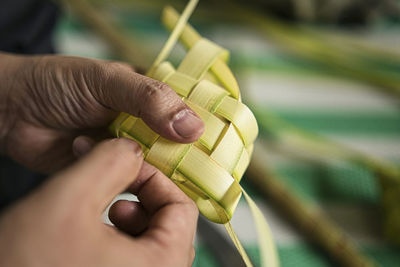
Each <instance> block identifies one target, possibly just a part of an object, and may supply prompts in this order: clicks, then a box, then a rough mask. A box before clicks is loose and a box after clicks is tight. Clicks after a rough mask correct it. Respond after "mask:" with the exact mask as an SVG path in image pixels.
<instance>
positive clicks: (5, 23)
mask: <svg viewBox="0 0 400 267" xmlns="http://www.w3.org/2000/svg"><path fill="white" fill-rule="evenodd" d="M54 2H55V1H51V0H48V1H47V0H0V51H6V52H12V53H18V54H49V53H53V52H54V46H53V42H52V35H53V30H54V28H55V25H56V21H57V17H58V15H59V13H60V12H59V9H58V8H57V6H56V5H55V3H54ZM0 64H1V62H0ZM0 82H1V81H0ZM0 127H1V125H0ZM45 178H46V177H45V175H41V174H38V173H34V172H31V171H29V170H27V169H26V168H24V167H23V166H21V165H20V164H18V163H16V162H14V161H12V160H11V159H9V158H7V157H5V156H0V211H1V210H2V209H4V208H5V207H6V206H8V205H9V204H11V203H13V202H14V201H15V200H17V199H19V198H20V197H22V196H24V195H26V194H27V193H29V192H30V191H31V190H32V189H34V188H35V187H37V186H38V185H39V184H41V183H42V182H43V181H44V180H45Z"/></svg>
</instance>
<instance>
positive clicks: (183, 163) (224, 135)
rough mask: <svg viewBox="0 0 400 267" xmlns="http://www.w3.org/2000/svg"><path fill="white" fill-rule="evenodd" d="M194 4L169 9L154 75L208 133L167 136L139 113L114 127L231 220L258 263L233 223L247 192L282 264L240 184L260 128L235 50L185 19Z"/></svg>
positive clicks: (212, 214) (269, 256)
mask: <svg viewBox="0 0 400 267" xmlns="http://www.w3.org/2000/svg"><path fill="white" fill-rule="evenodd" d="M195 4H196V1H190V3H189V4H188V6H187V8H186V9H185V11H184V12H183V14H182V16H181V17H179V15H178V14H177V13H176V11H175V10H174V9H172V8H170V7H167V8H165V9H164V12H163V17H162V20H163V22H164V24H165V25H166V27H167V28H168V29H170V30H173V31H172V33H171V36H170V38H169V40H168V41H167V43H166V45H165V46H164V49H163V50H162V51H161V53H160V54H159V56H158V57H157V59H156V61H155V63H154V64H153V67H152V68H151V69H150V70H149V71H148V73H147V75H148V76H150V77H152V78H154V79H157V80H159V81H162V82H165V83H166V84H168V85H169V86H171V87H172V88H173V89H174V90H175V92H176V93H177V94H178V95H179V96H181V97H182V99H183V101H184V102H185V103H186V104H187V105H188V106H189V107H190V108H192V109H193V110H194V111H195V112H196V113H197V114H198V115H199V116H200V117H201V119H202V120H203V122H204V125H205V131H204V133H203V135H202V136H201V137H200V139H199V140H198V141H197V142H195V143H193V144H178V143H175V142H172V141H169V140H166V139H164V138H162V137H160V136H159V135H158V134H156V133H155V132H153V131H152V130H151V129H150V128H149V127H148V126H147V125H146V124H145V123H144V122H143V121H142V120H141V119H140V118H136V117H133V116H131V115H128V114H125V113H121V114H120V116H119V117H118V118H117V119H116V120H115V121H114V122H113V124H112V125H111V130H112V132H113V133H114V134H115V135H116V136H118V137H127V138H130V139H133V140H135V141H136V142H138V143H139V144H140V145H141V146H142V149H143V154H144V158H145V160H146V161H147V162H149V163H150V164H152V165H154V166H156V167H157V168H158V169H160V170H161V171H162V172H163V173H164V174H165V175H167V176H168V177H169V178H170V179H171V180H172V181H174V182H175V183H176V184H177V186H178V187H179V188H181V190H182V191H184V192H185V193H186V194H187V195H188V196H189V197H190V198H192V199H193V200H194V201H195V203H196V204H197V206H198V208H199V210H200V212H201V213H202V214H203V215H204V216H205V217H206V218H208V219H209V220H211V221H213V222H216V223H221V224H225V227H226V229H227V231H228V233H229V235H230V236H231V238H232V240H233V242H234V244H235V246H236V247H237V249H238V251H239V252H240V254H241V255H242V257H243V259H244V261H245V263H246V265H247V266H251V265H252V264H251V262H250V260H249V259H248V257H247V255H246V253H245V251H244V249H243V247H242V245H241V244H240V242H239V240H238V238H237V236H236V234H235V232H234V231H233V229H232V226H231V225H230V223H229V221H230V219H231V218H232V215H233V213H234V211H235V208H236V206H237V204H238V202H239V199H240V197H241V195H242V192H243V194H244V196H245V199H246V200H247V201H248V203H249V206H250V208H251V211H252V214H253V216H254V219H255V223H256V227H257V231H258V233H259V235H260V240H259V243H260V250H261V253H260V254H261V262H262V266H278V265H279V264H278V260H277V255H276V250H275V247H274V244H273V242H272V239H271V235H270V231H269V228H268V225H267V224H266V221H265V219H264V218H263V215H262V214H261V212H260V211H259V210H258V208H257V206H256V205H255V203H254V202H253V201H252V200H251V198H250V197H249V196H248V195H247V194H246V192H244V191H243V189H242V187H241V186H240V185H239V182H240V180H241V178H242V176H243V173H244V171H245V170H246V168H247V166H248V164H249V161H250V157H251V154H252V150H253V142H254V140H255V139H256V137H257V134H258V127H257V122H256V119H255V117H254V115H253V114H252V112H251V111H250V110H249V108H248V107H247V106H246V105H244V104H243V103H242V102H241V98H240V92H239V87H238V84H237V82H236V79H235V77H234V76H233V74H232V73H231V71H230V69H229V67H228V66H227V65H226V62H227V60H228V58H229V52H228V51H227V50H225V49H223V48H221V47H219V46H218V45H216V44H215V43H213V42H211V41H210V40H207V39H205V38H202V37H201V36H200V35H199V34H198V33H197V32H196V31H195V30H194V29H193V28H192V27H191V26H189V25H186V21H187V19H188V17H189V16H190V13H191V11H192V10H193V9H194V7H195ZM179 35H180V39H181V41H182V43H183V45H184V46H185V47H186V48H187V49H188V53H187V55H186V57H185V58H184V59H183V60H182V62H181V63H180V65H179V66H178V67H177V68H176V69H175V68H174V66H172V64H171V63H169V62H167V61H164V59H165V58H166V57H167V56H168V54H169V52H170V51H171V49H172V47H173V45H174V44H175V42H176V40H177V38H178V37H179Z"/></svg>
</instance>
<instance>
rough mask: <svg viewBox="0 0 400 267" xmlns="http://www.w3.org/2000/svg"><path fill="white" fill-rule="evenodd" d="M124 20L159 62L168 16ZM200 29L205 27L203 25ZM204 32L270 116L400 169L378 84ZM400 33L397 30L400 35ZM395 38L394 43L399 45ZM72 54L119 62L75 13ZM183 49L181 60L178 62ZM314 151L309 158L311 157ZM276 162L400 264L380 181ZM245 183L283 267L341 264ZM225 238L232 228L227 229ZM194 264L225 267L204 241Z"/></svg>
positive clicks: (293, 161) (250, 240)
mask: <svg viewBox="0 0 400 267" xmlns="http://www.w3.org/2000/svg"><path fill="white" fill-rule="evenodd" d="M119 20H120V22H122V24H123V25H125V27H126V29H128V30H129V29H131V28H132V29H135V34H136V36H138V37H139V38H138V39H140V40H142V41H143V42H146V46H147V47H148V48H149V49H150V51H153V52H154V55H156V53H157V52H158V51H159V49H160V47H161V45H162V44H163V42H164V41H165V39H166V37H167V33H166V31H165V30H164V29H163V28H162V26H161V25H160V23H159V19H158V14H153V13H149V14H147V13H141V12H139V11H138V12H137V13H135V14H131V13H129V14H122V15H121V14H120V16H119ZM195 24H196V23H195ZM199 24H200V25H197V24H196V26H199V28H200V31H201V32H202V34H204V35H205V36H207V37H208V38H210V39H212V40H213V41H215V42H217V43H219V44H220V45H222V46H224V47H226V48H228V49H229V50H230V51H231V56H232V58H231V62H232V66H233V69H234V72H235V73H236V75H237V77H238V78H239V83H240V86H241V88H242V91H243V94H244V99H245V100H247V101H248V102H251V103H252V105H253V106H255V107H257V109H258V110H261V115H260V116H259V117H258V120H262V112H263V110H267V109H268V110H270V111H272V112H274V113H275V114H277V115H279V116H280V117H281V118H284V119H285V120H287V121H288V122H291V123H292V124H294V125H296V126H298V127H300V128H303V129H306V130H309V131H312V132H315V133H318V134H321V135H323V136H327V137H329V138H331V139H333V140H335V141H337V142H340V143H342V144H346V145H348V146H350V147H352V148H355V149H358V150H361V151H364V152H366V153H369V154H372V155H375V156H377V157H382V158H386V159H388V160H391V161H393V162H400V105H399V104H400V102H399V101H398V100H397V99H393V98H391V97H388V96H385V95H383V94H380V93H377V92H376V91H375V90H373V88H372V87H371V86H370V85H368V84H362V83H360V82H357V81H352V80H346V79H341V78H340V77H335V76H331V75H329V73H325V72H324V71H323V70H321V69H318V68H317V67H315V66H313V65H311V64H309V63H307V62H302V61H301V60H299V59H294V58H291V57H289V56H287V55H285V54H283V53H282V52H280V51H279V50H278V49H277V48H275V47H274V46H273V45H271V44H270V43H269V42H268V41H266V39H265V38H264V37H261V36H259V35H257V33H255V32H254V31H252V30H251V29H249V28H246V27H238V26H230V25H210V24H204V23H203V24H201V23H199ZM398 30H399V29H398V28H397V29H393V28H391V29H390V30H388V31H385V32H384V33H382V32H371V33H368V34H365V36H360V38H369V39H372V40H374V41H377V42H378V41H383V42H384V41H385V38H387V39H388V40H390V41H388V44H391V45H393V44H397V45H398V47H400V35H399V34H397V39H396V38H395V37H393V36H394V35H393V32H394V31H397V32H398ZM392 31H393V32H392ZM393 40H394V41H393ZM393 42H394V43H393ZM56 44H57V48H58V51H59V52H60V53H63V54H70V55H79V56H86V57H94V58H103V59H114V56H113V54H112V52H111V51H110V49H109V48H108V46H107V45H106V44H105V43H104V42H103V41H102V40H101V39H99V38H98V37H96V35H95V34H93V33H92V32H90V31H89V30H88V29H87V28H86V27H84V26H82V25H81V24H80V23H79V21H77V20H76V19H75V18H74V17H73V16H71V15H68V14H67V15H65V16H64V17H63V18H62V20H61V21H60V23H59V25H58V28H57V32H56ZM182 54H183V53H182V49H181V48H180V49H177V51H176V52H175V53H174V54H173V58H174V60H173V61H175V62H178V60H179V59H180V58H181V56H182ZM304 152H305V153H306V152H307V151H304ZM266 163H267V164H269V166H270V168H272V169H273V170H274V171H275V172H276V173H278V174H279V175H280V177H281V179H283V180H284V182H285V183H287V184H288V186H290V188H291V189H292V190H293V191H294V192H296V193H297V194H298V195H299V196H300V197H302V198H303V199H305V200H306V201H309V202H311V203H313V204H315V205H318V206H320V207H321V208H322V209H323V210H324V211H325V212H326V214H327V215H328V216H329V217H330V218H331V219H332V220H333V221H334V222H336V224H338V225H339V226H341V227H342V229H344V231H345V232H346V233H347V234H349V236H350V237H351V238H352V239H353V240H354V241H355V242H356V243H357V244H358V245H359V246H360V247H361V248H362V251H363V252H365V253H366V254H368V255H369V256H371V257H372V258H374V259H375V260H376V261H377V262H379V263H380V264H381V265H382V266H400V253H399V251H398V250H396V249H395V248H393V247H391V246H389V245H388V244H386V243H385V242H384V241H383V238H382V236H381V232H380V220H379V219H380V214H379V208H378V206H377V203H378V201H379V198H380V190H379V187H378V185H377V182H376V180H375V177H374V176H373V174H372V173H371V172H370V171H368V170H366V169H364V168H362V167H360V166H357V165H354V164H350V163H346V162H340V161H332V162H330V163H327V164H315V163H310V162H307V161H304V160H301V159H300V160H299V159H298V158H295V157H292V156H291V155H290V154H288V153H286V152H283V151H280V150H279V149H270V150H269V152H268V157H267V159H266ZM245 180H246V179H244V186H245V187H246V188H247V189H248V190H249V192H251V193H252V195H253V196H255V198H256V199H257V200H258V201H257V202H258V204H259V205H260V207H261V208H262V210H263V211H264V213H265V216H266V217H267V219H268V220H269V223H270V225H271V228H272V232H273V235H274V238H275V240H276V243H277V246H278V250H279V256H280V260H281V263H282V266H283V267H286V266H297V267H302V266H304V267H305V266H307V267H313V266H315V267H321V266H337V265H335V263H333V262H332V261H331V260H330V259H329V258H328V257H327V256H326V254H324V253H323V252H322V251H321V250H320V249H319V248H317V247H316V246H313V245H312V244H310V243H308V242H307V241H306V240H305V239H304V237H303V236H302V235H301V234H300V233H299V232H298V231H297V230H296V229H294V228H293V227H292V226H291V224H290V223H288V222H287V221H286V220H285V219H284V218H282V217H281V216H280V215H279V214H278V213H277V212H276V211H275V210H274V209H273V208H272V206H270V205H269V203H267V202H265V201H263V200H262V199H261V198H260V197H259V196H258V195H257V193H256V192H254V190H252V188H251V186H250V185H248V184H246V182H245ZM250 218H251V216H250V212H249V210H248V207H247V206H246V205H245V204H244V202H241V203H240V204H239V206H238V208H237V211H236V214H235V216H234V218H233V225H234V227H235V229H236V230H237V232H238V235H239V238H240V239H241V240H243V242H244V245H245V247H246V248H247V249H248V251H249V254H250V255H251V256H253V258H254V259H255V264H256V265H258V260H259V258H258V251H257V243H256V240H257V236H256V233H255V231H254V230H253V229H254V227H253V222H252V221H251V219H250ZM222 232H223V230H222ZM194 266H210V267H212V266H218V265H217V262H216V260H215V259H214V258H213V254H212V252H211V251H209V250H208V249H207V246H205V245H204V244H202V243H201V240H198V242H197V256H196V260H195V262H194Z"/></svg>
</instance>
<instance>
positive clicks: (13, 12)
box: [0, 0, 59, 54]
mask: <svg viewBox="0 0 400 267" xmlns="http://www.w3.org/2000/svg"><path fill="white" fill-rule="evenodd" d="M58 15H59V9H58V7H57V6H56V4H55V1H51V0H0V50H1V51H7V52H13V53H19V54H45V53H53V52H54V46H53V42H52V35H53V30H54V27H55V25H56V22H57V17H58Z"/></svg>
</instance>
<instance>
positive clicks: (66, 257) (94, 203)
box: [0, 138, 198, 267]
mask: <svg viewBox="0 0 400 267" xmlns="http://www.w3.org/2000/svg"><path fill="white" fill-rule="evenodd" d="M128 186H129V191H131V192H133V193H135V194H136V195H137V197H138V199H139V200H140V203H138V202H131V201H118V202H116V203H115V204H114V205H113V206H112V207H111V209H110V215H109V216H110V219H111V221H112V222H114V224H115V225H116V226H117V227H118V228H119V229H121V230H123V231H124V232H125V233H124V232H122V231H119V230H116V229H115V228H112V227H110V226H108V225H105V224H103V223H102V221H101V214H102V212H103V210H104V209H105V207H106V206H107V205H108V204H109V203H110V202H111V200H112V199H113V198H114V196H115V195H117V194H118V193H120V192H121V191H123V190H124V189H126V188H127V187H128ZM197 216H198V211H197V208H196V206H195V204H194V203H193V202H192V201H191V200H190V199H189V198H188V197H187V196H186V195H185V194H184V193H183V192H182V191H181V190H180V189H179V188H178V187H177V186H175V185H174V184H173V182H172V181H171V180H169V179H168V178H167V177H165V176H164V175H163V174H162V173H161V172H159V171H158V170H156V169H155V168H154V167H152V166H150V165H149V164H147V163H145V162H143V158H142V156H141V152H140V147H139V145H138V144H136V143H134V142H132V141H130V140H128V139H124V138H120V139H113V140H108V141H103V142H102V143H100V144H99V145H97V146H96V147H95V148H94V149H93V150H92V151H91V152H90V153H88V154H87V155H85V156H84V157H83V159H82V160H80V161H79V162H77V163H76V164H75V165H73V166H71V167H70V168H68V169H66V170H63V171H62V172H60V173H59V174H57V175H56V176H55V177H53V178H51V179H49V180H48V181H47V182H46V183H45V184H44V185H43V186H41V187H40V188H39V189H37V190H36V191H34V192H33V193H31V194H30V195H28V196H26V197H25V198H24V199H22V200H20V201H19V202H17V203H16V204H14V205H13V206H10V207H9V208H8V209H7V210H5V211H4V213H3V215H2V216H1V217H0V237H1V238H0V266H2V267H9V266H10V267H11V266H12V267H14V266H18V267H25V266H29V267H36V266H38V267H53V266H57V267H63V266H68V267H69V266H74V267H80V266H82V267H92V266H93V267H105V266H112V267H119V266H130V267H135V266H140V267H147V266H151V267H153V266H163V267H172V266H173V267H181V266H190V265H191V264H192V262H193V259H194V249H193V245H192V244H193V238H194V233H195V229H196V223H197ZM127 233H129V234H130V235H128V234H127ZM133 236H135V237H133Z"/></svg>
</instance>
